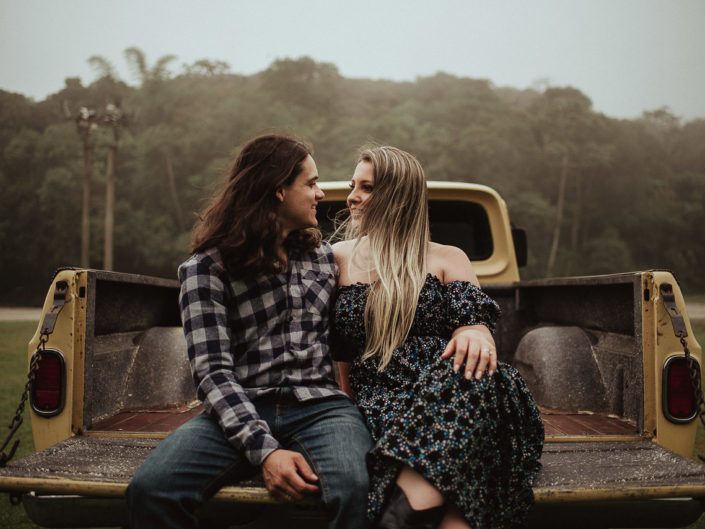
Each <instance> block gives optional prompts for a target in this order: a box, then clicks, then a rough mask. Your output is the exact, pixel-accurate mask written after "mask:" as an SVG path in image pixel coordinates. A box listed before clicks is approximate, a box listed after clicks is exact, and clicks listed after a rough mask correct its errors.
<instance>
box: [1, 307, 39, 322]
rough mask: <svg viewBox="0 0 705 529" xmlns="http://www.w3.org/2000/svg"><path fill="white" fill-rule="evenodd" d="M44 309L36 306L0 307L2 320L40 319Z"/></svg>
mask: <svg viewBox="0 0 705 529" xmlns="http://www.w3.org/2000/svg"><path fill="white" fill-rule="evenodd" d="M41 315H42V309H40V308H35V307H0V321H37V322H38V321H39V318H40V317H41Z"/></svg>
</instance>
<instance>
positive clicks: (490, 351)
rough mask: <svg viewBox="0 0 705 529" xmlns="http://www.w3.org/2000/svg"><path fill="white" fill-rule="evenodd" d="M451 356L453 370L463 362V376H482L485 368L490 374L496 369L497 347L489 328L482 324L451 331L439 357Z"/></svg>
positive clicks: (458, 368)
mask: <svg viewBox="0 0 705 529" xmlns="http://www.w3.org/2000/svg"><path fill="white" fill-rule="evenodd" d="M451 356H453V371H455V372H456V373H457V372H458V371H460V369H461V367H462V365H463V363H465V378H467V379H468V380H469V379H471V378H472V377H473V375H474V376H475V378H476V379H480V378H482V375H483V374H484V372H485V369H487V370H488V374H489V375H490V376H492V375H493V374H494V372H495V371H496V370H497V348H496V347H495V343H494V339H493V338H492V334H491V333H490V331H489V329H488V328H487V327H485V326H484V325H469V326H465V327H459V328H457V329H456V330H455V332H453V336H452V337H451V339H450V340H449V341H448V345H446V348H445V349H444V351H443V354H442V355H441V358H450V357H451Z"/></svg>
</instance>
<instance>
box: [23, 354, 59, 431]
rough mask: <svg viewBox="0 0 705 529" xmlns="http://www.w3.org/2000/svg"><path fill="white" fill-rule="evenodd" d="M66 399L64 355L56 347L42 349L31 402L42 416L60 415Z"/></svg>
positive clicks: (33, 383)
mask: <svg viewBox="0 0 705 529" xmlns="http://www.w3.org/2000/svg"><path fill="white" fill-rule="evenodd" d="M65 399H66V364H65V362H64V356H63V355H62V354H61V353H60V352H59V351H57V350H55V349H45V350H43V351H42V359H41V360H40V361H39V367H38V369H37V373H36V376H35V378H34V381H33V382H32V388H31V393H30V402H31V405H32V410H34V412H35V413H37V414H38V415H41V416H42V417H52V416H54V415H58V414H59V413H61V411H62V410H63V409H64V402H65Z"/></svg>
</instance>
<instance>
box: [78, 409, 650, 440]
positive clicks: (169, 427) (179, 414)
mask: <svg viewBox="0 0 705 529" xmlns="http://www.w3.org/2000/svg"><path fill="white" fill-rule="evenodd" d="M202 411H203V406H201V405H198V406H187V405H184V406H181V407H178V408H169V409H164V410H135V411H125V412H122V413H118V414H117V415H114V416H112V417H109V418H107V419H103V420H102V421H99V422H97V423H95V424H94V425H93V427H92V428H90V431H91V432H141V433H168V432H171V431H173V430H175V429H176V428H178V427H179V426H181V425H182V424H184V423H185V422H186V421H188V420H189V419H191V418H192V417H194V416H196V415H198V414H199V413H201V412H202ZM541 418H542V419H543V425H544V429H545V432H546V436H568V435H571V436H573V435H598V436H599V435H636V434H637V433H638V432H637V428H636V426H635V425H634V424H632V423H630V422H629V421H627V420H625V419H620V418H618V417H613V416H608V415H604V414H599V413H592V412H576V411H563V410H549V409H545V408H541Z"/></svg>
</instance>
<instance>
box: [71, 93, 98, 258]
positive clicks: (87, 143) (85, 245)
mask: <svg viewBox="0 0 705 529" xmlns="http://www.w3.org/2000/svg"><path fill="white" fill-rule="evenodd" d="M97 127H98V124H97V123H96V114H95V110H92V109H89V108H88V107H81V109H80V110H79V111H78V116H76V131H77V132H78V135H79V136H80V137H81V142H82V143H83V208H82V212H81V266H82V267H83V268H89V267H90V240H91V175H92V174H93V143H92V142H91V133H92V132H93V131H94V130H95V129H96V128H97Z"/></svg>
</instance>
